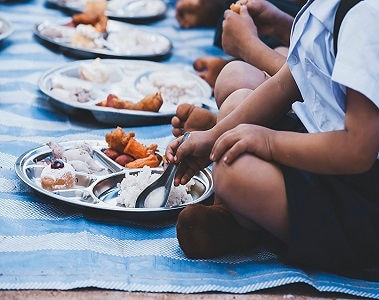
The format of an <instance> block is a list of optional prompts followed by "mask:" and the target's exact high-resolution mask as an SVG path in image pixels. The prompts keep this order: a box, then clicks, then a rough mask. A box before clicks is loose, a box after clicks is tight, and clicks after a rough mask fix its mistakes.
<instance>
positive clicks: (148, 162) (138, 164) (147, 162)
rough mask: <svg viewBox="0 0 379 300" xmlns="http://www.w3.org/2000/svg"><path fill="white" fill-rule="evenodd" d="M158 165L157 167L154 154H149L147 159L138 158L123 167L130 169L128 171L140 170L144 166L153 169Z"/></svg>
mask: <svg viewBox="0 0 379 300" xmlns="http://www.w3.org/2000/svg"><path fill="white" fill-rule="evenodd" d="M158 165H159V160H158V157H157V156H156V155H155V154H150V155H149V156H147V157H144V158H138V159H136V160H134V161H132V162H130V163H127V164H126V165H125V167H127V168H130V169H135V168H142V167H144V166H149V167H150V168H155V167H158Z"/></svg>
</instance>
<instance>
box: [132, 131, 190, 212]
mask: <svg viewBox="0 0 379 300" xmlns="http://www.w3.org/2000/svg"><path fill="white" fill-rule="evenodd" d="M189 135H190V133H189V132H186V133H184V135H183V138H182V140H181V142H180V144H182V143H183V142H184V141H185V140H186V139H187V138H188V136H189ZM177 168H178V166H177V165H176V164H172V163H171V164H169V165H168V167H167V168H166V170H164V172H163V173H162V175H161V176H160V177H159V178H158V179H157V180H155V181H154V182H153V183H151V184H150V185H149V186H147V187H146V188H145V189H144V190H143V191H142V192H141V193H140V194H139V195H138V197H137V200H136V206H135V207H136V208H145V207H146V206H145V202H146V199H147V198H148V197H149V196H150V195H151V194H152V193H153V192H154V193H156V194H155V195H154V197H155V198H158V199H159V200H160V201H161V202H160V205H158V207H165V206H166V204H167V201H168V196H169V194H170V191H171V186H172V181H173V180H174V177H175V173H176V170H177ZM155 206H157V205H155Z"/></svg>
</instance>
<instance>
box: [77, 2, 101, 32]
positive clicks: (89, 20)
mask: <svg viewBox="0 0 379 300" xmlns="http://www.w3.org/2000/svg"><path fill="white" fill-rule="evenodd" d="M106 9H107V2H106V1H99V0H97V1H87V3H86V7H85V10H84V12H83V13H78V14H74V15H73V16H72V22H73V23H74V25H75V26H77V25H79V24H85V25H92V26H93V27H94V28H95V29H96V30H97V31H98V32H101V33H104V32H106V29H107V23H108V17H107V16H106V15H105V10H106Z"/></svg>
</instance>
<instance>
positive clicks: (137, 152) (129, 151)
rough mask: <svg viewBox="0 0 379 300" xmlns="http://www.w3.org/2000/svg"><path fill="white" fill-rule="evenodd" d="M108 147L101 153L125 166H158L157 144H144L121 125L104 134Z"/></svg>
mask: <svg viewBox="0 0 379 300" xmlns="http://www.w3.org/2000/svg"><path fill="white" fill-rule="evenodd" d="M105 141H106V142H107V144H108V148H107V149H104V150H103V153H104V154H105V155H107V156H108V157H109V158H111V159H113V160H114V161H116V162H117V163H119V164H120V165H122V166H124V167H126V168H142V167H143V166H149V167H151V168H155V167H158V166H159V163H160V161H159V159H158V157H157V155H156V154H155V151H156V150H157V148H158V145H157V144H151V145H150V146H145V145H143V144H141V143H140V142H139V141H137V140H136V139H135V133H134V132H132V131H131V132H128V133H126V132H125V131H124V129H122V128H121V127H117V128H116V129H115V130H113V131H111V132H108V133H107V134H105Z"/></svg>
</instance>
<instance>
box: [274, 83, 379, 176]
mask: <svg viewBox="0 0 379 300" xmlns="http://www.w3.org/2000/svg"><path fill="white" fill-rule="evenodd" d="M269 140H270V148H271V153H272V159H273V160H274V161H278V162H280V163H283V164H285V165H289V166H293V167H296V168H302V169H305V170H309V171H313V172H318V173H330V174H348V173H360V172H364V171H367V170H368V169H369V168H370V167H371V166H372V164H373V163H374V162H375V160H376V158H377V154H378V151H379V109H378V108H377V107H376V106H375V105H374V104H373V103H372V102H371V101H370V100H369V99H368V98H366V97H365V96H364V95H362V94H360V93H358V92H356V91H354V90H351V89H347V105H346V116H345V129H344V130H338V131H332V132H326V133H314V134H300V133H298V134H296V133H289V132H285V133H284V132H275V133H274V134H273V135H272V136H271V137H270V139H269Z"/></svg>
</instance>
